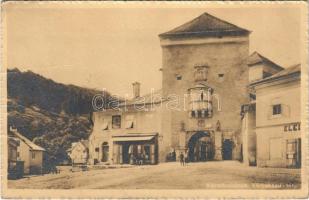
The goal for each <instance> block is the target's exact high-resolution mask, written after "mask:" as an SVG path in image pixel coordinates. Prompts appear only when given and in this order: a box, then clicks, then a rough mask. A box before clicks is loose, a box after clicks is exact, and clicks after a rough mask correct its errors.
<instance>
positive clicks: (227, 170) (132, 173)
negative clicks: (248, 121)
mask: <svg viewBox="0 0 309 200" xmlns="http://www.w3.org/2000/svg"><path fill="white" fill-rule="evenodd" d="M299 186H300V170H298V169H277V168H256V167H247V166H244V165H242V164H241V163H238V162H236V161H221V162H207V163H190V164H189V165H187V166H180V164H179V163H163V164H159V165H155V166H134V167H131V168H119V169H98V170H90V171H86V172H74V173H72V172H69V171H68V170H67V171H63V172H61V173H60V174H48V175H44V176H34V177H30V178H23V179H20V180H10V181H9V187H10V188H31V189H34V188H38V189H48V188H50V189H51V188H52V189H70V188H93V189H94V188H96V189H103V188H104V189H107V188H108V189H206V188H212V189H214V188H241V189H244V188H263V189H265V188H269V189H274V187H276V188H291V189H293V188H298V187H299Z"/></svg>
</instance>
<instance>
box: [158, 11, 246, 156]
mask: <svg viewBox="0 0 309 200" xmlns="http://www.w3.org/2000/svg"><path fill="white" fill-rule="evenodd" d="M249 34H250V32H249V31H248V30H245V29H243V28H240V27H238V26H236V25H233V24H230V23H228V22H226V21H224V20H221V19H218V18H216V17H214V16H212V15H210V14H208V13H204V14H202V15H201V16H199V17H197V18H195V19H193V20H192V21H189V22H187V23H185V24H183V25H181V26H179V27H177V28H175V29H173V30H171V31H168V32H166V33H163V34H160V35H159V37H160V43H161V47H162V54H163V56H162V57H163V61H162V62H163V64H162V65H163V66H162V73H163V80H162V81H163V82H162V86H163V89H162V90H163V96H164V97H166V98H167V99H171V96H173V97H175V96H177V97H178V98H179V105H178V107H177V109H175V108H173V109H170V110H169V111H167V112H169V113H170V115H166V116H170V118H169V119H167V117H162V127H163V129H162V130H163V131H165V132H166V133H168V134H166V136H164V137H168V140H167V141H169V146H170V149H174V150H175V151H176V153H178V154H179V153H180V152H184V153H186V154H188V157H189V159H190V160H191V161H203V160H212V159H216V160H221V159H241V148H242V147H241V137H240V133H241V116H240V112H241V105H243V104H246V103H248V102H249V94H248V91H247V85H248V66H247V65H246V62H245V60H246V58H247V57H248V56H249ZM167 109H168V108H167ZM167 123H169V125H168V124H167ZM164 127H168V128H164Z"/></svg>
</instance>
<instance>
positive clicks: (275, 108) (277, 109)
mask: <svg viewBox="0 0 309 200" xmlns="http://www.w3.org/2000/svg"><path fill="white" fill-rule="evenodd" d="M280 114H281V104H276V105H273V115H280Z"/></svg>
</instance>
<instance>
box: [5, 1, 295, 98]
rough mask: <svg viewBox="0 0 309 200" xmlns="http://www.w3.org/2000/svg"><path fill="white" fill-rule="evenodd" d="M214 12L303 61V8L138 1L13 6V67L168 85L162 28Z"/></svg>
mask: <svg viewBox="0 0 309 200" xmlns="http://www.w3.org/2000/svg"><path fill="white" fill-rule="evenodd" d="M204 12H208V13H209V14H211V15H214V16H216V17H218V18H221V19H223V20H226V21H228V22H230V23H232V24H235V25H237V26H240V27H242V28H245V29H248V30H250V31H252V33H251V35H250V53H252V52H254V51H258V52H259V53H261V54H262V55H264V56H266V57H267V58H269V59H271V60H273V61H274V62H275V63H277V64H279V65H281V66H283V67H288V66H290V65H293V64H297V63H300V45H301V43H300V17H301V16H300V10H299V7H297V6H283V5H279V4H277V5H276V4H273V6H263V5H259V6H257V5H254V4H252V5H247V6H244V5H236V6H235V5H234V6H222V5H220V6H219V5H217V4H216V5H212V4H211V5H208V4H205V5H195V6H188V5H185V4H184V5H175V4H168V5H165V6H160V5H155V6H152V5H151V4H147V5H146V6H143V4H139V5H138V6H135V5H131V6H124V5H123V4H121V5H118V6H117V4H108V6H106V5H104V4H47V3H45V4H44V3H43V4H31V3H30V4H29V3H28V4H7V5H6V6H5V7H4V14H5V19H4V20H5V26H4V30H5V33H6V34H5V37H4V39H5V41H6V42H5V43H4V45H6V57H5V59H6V62H5V64H6V67H7V68H18V69H20V70H22V71H26V70H31V71H33V72H35V73H38V74H41V75H43V76H45V77H47V78H51V79H53V80H54V81H56V82H60V83H65V84H74V85H78V86H82V87H87V88H94V89H100V90H102V89H106V90H107V91H109V92H111V93H112V94H117V95H120V96H126V95H127V93H129V95H131V91H132V83H133V82H135V81H138V82H140V83H141V92H142V94H144V93H149V91H150V89H151V88H154V89H160V88H161V78H162V76H161V71H159V69H160V68H161V62H162V56H161V53H162V52H161V47H160V41H159V37H158V34H160V33H163V32H166V31H169V30H171V29H173V28H175V27H177V26H179V25H182V24H184V23H185V22H188V21H190V20H192V19H193V18H195V17H197V16H199V15H201V14H203V13H204Z"/></svg>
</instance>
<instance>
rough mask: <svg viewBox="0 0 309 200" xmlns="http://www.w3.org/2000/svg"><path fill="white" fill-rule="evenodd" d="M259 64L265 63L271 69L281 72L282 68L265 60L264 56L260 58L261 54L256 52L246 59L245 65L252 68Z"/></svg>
mask: <svg viewBox="0 0 309 200" xmlns="http://www.w3.org/2000/svg"><path fill="white" fill-rule="evenodd" d="M260 63H266V64H269V65H270V66H271V67H273V68H275V69H277V70H283V69H284V68H283V67H281V66H279V65H277V64H276V63H274V62H273V61H271V60H270V59H268V58H266V57H265V56H262V55H261V54H259V53H258V52H256V51H255V52H253V53H252V54H251V55H250V56H249V57H248V58H247V64H248V65H249V66H253V65H256V64H260Z"/></svg>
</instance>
